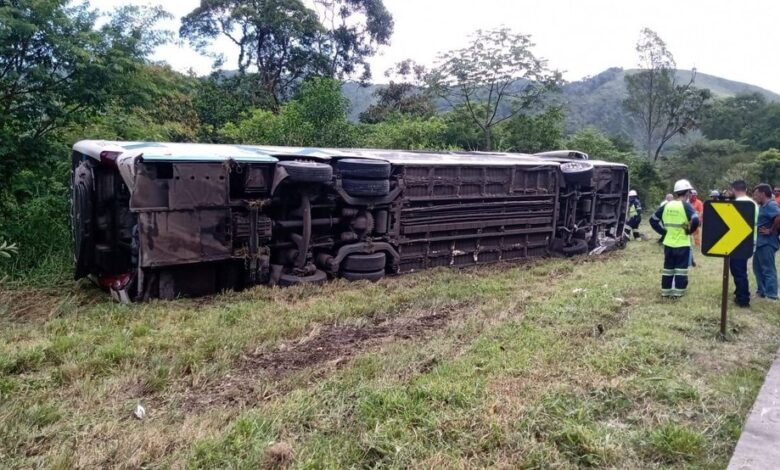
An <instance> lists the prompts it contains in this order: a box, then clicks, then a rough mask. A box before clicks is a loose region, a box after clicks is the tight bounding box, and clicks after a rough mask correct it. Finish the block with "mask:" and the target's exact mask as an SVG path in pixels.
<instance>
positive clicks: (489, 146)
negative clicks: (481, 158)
mask: <svg viewBox="0 0 780 470" xmlns="http://www.w3.org/2000/svg"><path fill="white" fill-rule="evenodd" d="M490 130H491V129H490V127H486V128H485V151H486V152H490V151H491V150H493V142H492V140H491V135H490Z"/></svg>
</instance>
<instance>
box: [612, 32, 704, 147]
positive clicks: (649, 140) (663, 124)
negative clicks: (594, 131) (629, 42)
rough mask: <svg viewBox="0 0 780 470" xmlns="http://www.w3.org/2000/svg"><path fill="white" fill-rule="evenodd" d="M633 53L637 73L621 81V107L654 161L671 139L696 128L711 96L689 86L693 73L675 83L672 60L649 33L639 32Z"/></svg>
mask: <svg viewBox="0 0 780 470" xmlns="http://www.w3.org/2000/svg"><path fill="white" fill-rule="evenodd" d="M636 51H637V53H638V55H639V67H640V70H639V71H638V72H636V73H633V74H627V75H626V77H625V82H626V90H627V92H628V97H627V98H626V99H625V101H624V102H623V106H624V107H625V109H626V111H628V112H629V113H630V114H631V115H632V116H633V117H634V119H635V120H636V121H637V122H638V124H639V126H640V127H641V130H642V133H643V134H644V141H645V150H646V152H647V156H648V158H649V159H652V160H653V161H656V160H658V156H659V155H660V154H661V150H662V149H663V147H664V145H666V143H667V142H669V140H670V139H671V138H672V137H674V136H675V135H678V134H685V133H687V132H688V131H691V130H693V129H696V128H698V126H699V123H700V119H701V116H702V114H703V112H704V109H705V107H706V105H707V103H708V101H709V99H710V98H711V93H710V91H709V90H706V89H698V88H696V87H694V86H693V83H694V81H695V79H696V70H695V69H694V70H693V71H692V73H691V79H690V80H689V81H688V82H687V83H685V84H678V83H677V70H676V64H675V61H674V56H672V53H671V52H670V51H669V49H667V47H666V43H665V42H664V41H663V40H662V39H661V38H660V37H659V36H658V34H656V33H655V32H654V31H653V30H651V29H649V28H644V29H642V31H641V33H640V37H639V41H638V42H637V44H636Z"/></svg>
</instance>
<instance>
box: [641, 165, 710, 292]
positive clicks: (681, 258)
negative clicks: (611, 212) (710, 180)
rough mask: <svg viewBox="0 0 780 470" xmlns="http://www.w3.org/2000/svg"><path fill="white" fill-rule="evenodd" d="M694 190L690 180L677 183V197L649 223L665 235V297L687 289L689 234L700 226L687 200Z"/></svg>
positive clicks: (662, 279) (662, 277)
mask: <svg viewBox="0 0 780 470" xmlns="http://www.w3.org/2000/svg"><path fill="white" fill-rule="evenodd" d="M692 190H693V186H691V183H690V182H689V181H688V180H679V181H677V182H676V183H674V200H672V201H670V202H668V203H666V204H664V206H663V207H659V208H658V210H657V211H655V214H653V216H652V217H651V218H650V226H651V227H653V230H655V231H656V232H658V233H659V234H660V235H662V236H663V238H664V242H663V243H664V269H663V273H662V274H661V295H662V296H663V297H673V298H678V297H682V296H683V295H684V294H685V292H686V290H687V288H688V263H689V261H690V256H691V241H690V240H691V239H690V235H691V234H692V233H694V232H696V230H697V229H698V228H699V215H698V214H696V211H695V210H694V209H693V206H691V205H690V204H689V203H688V198H689V197H690V194H691V191H692Z"/></svg>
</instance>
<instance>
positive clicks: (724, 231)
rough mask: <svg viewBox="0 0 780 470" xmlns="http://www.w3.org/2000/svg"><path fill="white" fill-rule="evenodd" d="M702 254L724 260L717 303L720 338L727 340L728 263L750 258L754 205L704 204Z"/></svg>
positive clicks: (753, 228)
mask: <svg viewBox="0 0 780 470" xmlns="http://www.w3.org/2000/svg"><path fill="white" fill-rule="evenodd" d="M704 220H705V221H706V223H704V224H703V226H702V234H701V252H702V254H703V255H704V256H716V257H720V258H723V291H722V292H721V299H720V337H721V339H725V338H726V323H727V322H728V305H729V298H728V293H729V260H730V259H748V258H750V257H751V256H753V242H754V237H753V233H754V231H755V221H756V205H755V204H754V203H753V201H707V202H705V203H704Z"/></svg>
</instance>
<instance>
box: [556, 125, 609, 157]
mask: <svg viewBox="0 0 780 470" xmlns="http://www.w3.org/2000/svg"><path fill="white" fill-rule="evenodd" d="M566 147H567V148H569V149H572V150H580V151H582V152H585V153H587V154H588V156H590V158H598V159H603V160H611V159H614V158H618V157H619V156H620V152H619V151H618V149H617V148H616V147H615V144H614V143H612V141H611V140H609V137H607V136H606V135H604V134H603V133H602V132H601V131H600V130H598V129H596V128H595V127H586V128H584V129H580V130H579V131H577V132H576V133H575V134H574V135H572V136H571V137H569V139H568V140H567V141H566Z"/></svg>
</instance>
